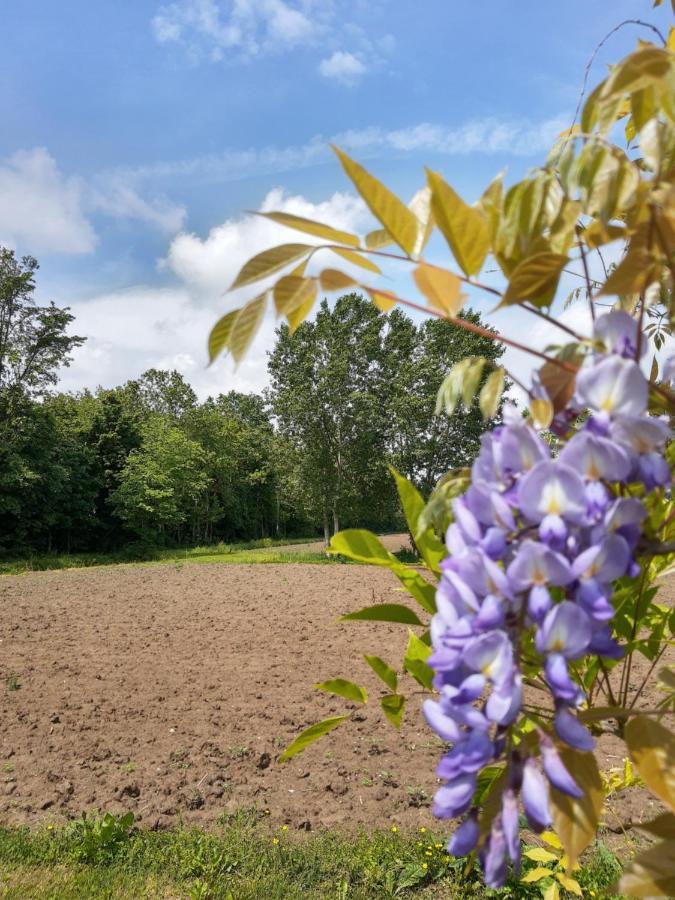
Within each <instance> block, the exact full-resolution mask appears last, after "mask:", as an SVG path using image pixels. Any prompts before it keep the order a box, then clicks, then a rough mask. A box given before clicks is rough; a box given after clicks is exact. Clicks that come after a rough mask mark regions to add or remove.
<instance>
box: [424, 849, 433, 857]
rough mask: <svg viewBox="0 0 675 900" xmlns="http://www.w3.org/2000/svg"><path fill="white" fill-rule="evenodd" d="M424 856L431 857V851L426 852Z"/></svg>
mask: <svg viewBox="0 0 675 900" xmlns="http://www.w3.org/2000/svg"><path fill="white" fill-rule="evenodd" d="M424 855H425V856H433V855H434V854H433V853H432V852H431V850H427V852H426V853H425V854H424Z"/></svg>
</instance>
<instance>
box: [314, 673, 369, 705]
mask: <svg viewBox="0 0 675 900" xmlns="http://www.w3.org/2000/svg"><path fill="white" fill-rule="evenodd" d="M314 687H315V688H316V689H317V690H319V691H326V693H328V694H337V696H338V697H344V698H345V700H353V701H354V702H355V703H366V702H367V700H368V694H367V693H366V689H365V688H362V687H361V686H360V685H358V684H354V682H353V681H346V680H345V679H344V678H332V679H331V680H330V681H322V682H321V683H320V684H315V685H314Z"/></svg>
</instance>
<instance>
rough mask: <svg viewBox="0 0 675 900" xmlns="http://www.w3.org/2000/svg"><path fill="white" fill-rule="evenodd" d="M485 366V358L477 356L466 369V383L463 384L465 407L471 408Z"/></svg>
mask: <svg viewBox="0 0 675 900" xmlns="http://www.w3.org/2000/svg"><path fill="white" fill-rule="evenodd" d="M484 368H485V359H484V358H483V357H482V356H476V357H474V358H473V359H472V361H471V365H470V366H469V367H468V369H467V370H466V374H465V376H464V383H463V384H462V403H463V404H464V409H467V410H468V409H469V407H470V406H471V404H472V403H473V398H474V397H475V396H476V391H477V390H478V385H479V384H480V380H481V378H482V377H483V369H484Z"/></svg>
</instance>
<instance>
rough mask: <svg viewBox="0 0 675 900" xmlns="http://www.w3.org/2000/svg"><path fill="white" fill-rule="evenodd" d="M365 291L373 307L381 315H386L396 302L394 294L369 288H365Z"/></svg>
mask: <svg viewBox="0 0 675 900" xmlns="http://www.w3.org/2000/svg"><path fill="white" fill-rule="evenodd" d="M366 290H367V291H368V293H369V294H370V297H371V300H372V301H373V303H374V304H375V306H376V307H377V308H378V309H379V310H380V311H381V312H383V313H388V312H389V310H390V309H391V308H392V307H394V306H396V303H397V302H398V297H397V296H396V294H392V293H390V292H389V291H378V290H377V289H376V288H371V287H369V288H366Z"/></svg>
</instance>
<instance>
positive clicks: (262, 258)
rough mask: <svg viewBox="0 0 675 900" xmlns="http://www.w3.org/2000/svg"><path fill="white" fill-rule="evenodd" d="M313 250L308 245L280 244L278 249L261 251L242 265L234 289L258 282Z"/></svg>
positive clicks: (271, 248)
mask: <svg viewBox="0 0 675 900" xmlns="http://www.w3.org/2000/svg"><path fill="white" fill-rule="evenodd" d="M314 249H315V248H314V247H312V246H311V245H310V244H280V245H279V246H278V247H270V249H269V250H263V252H262V253H258V254H257V255H256V256H254V257H253V258H252V259H249V260H248V262H246V263H244V265H243V267H242V269H241V271H240V272H239V274H238V275H237V277H236V278H235V279H234V281H233V282H232V287H231V288H230V290H233V289H234V288H238V287H242V285H245V284H252V283H253V282H254V281H260V279H261V278H266V277H267V276H268V275H273V274H274V273H275V272H278V271H279V270H280V269H283V268H284V267H285V266H287V265H289V264H290V263H292V262H295V260H296V259H300V258H301V257H302V256H305V255H306V254H308V253H311V252H312V250H314Z"/></svg>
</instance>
